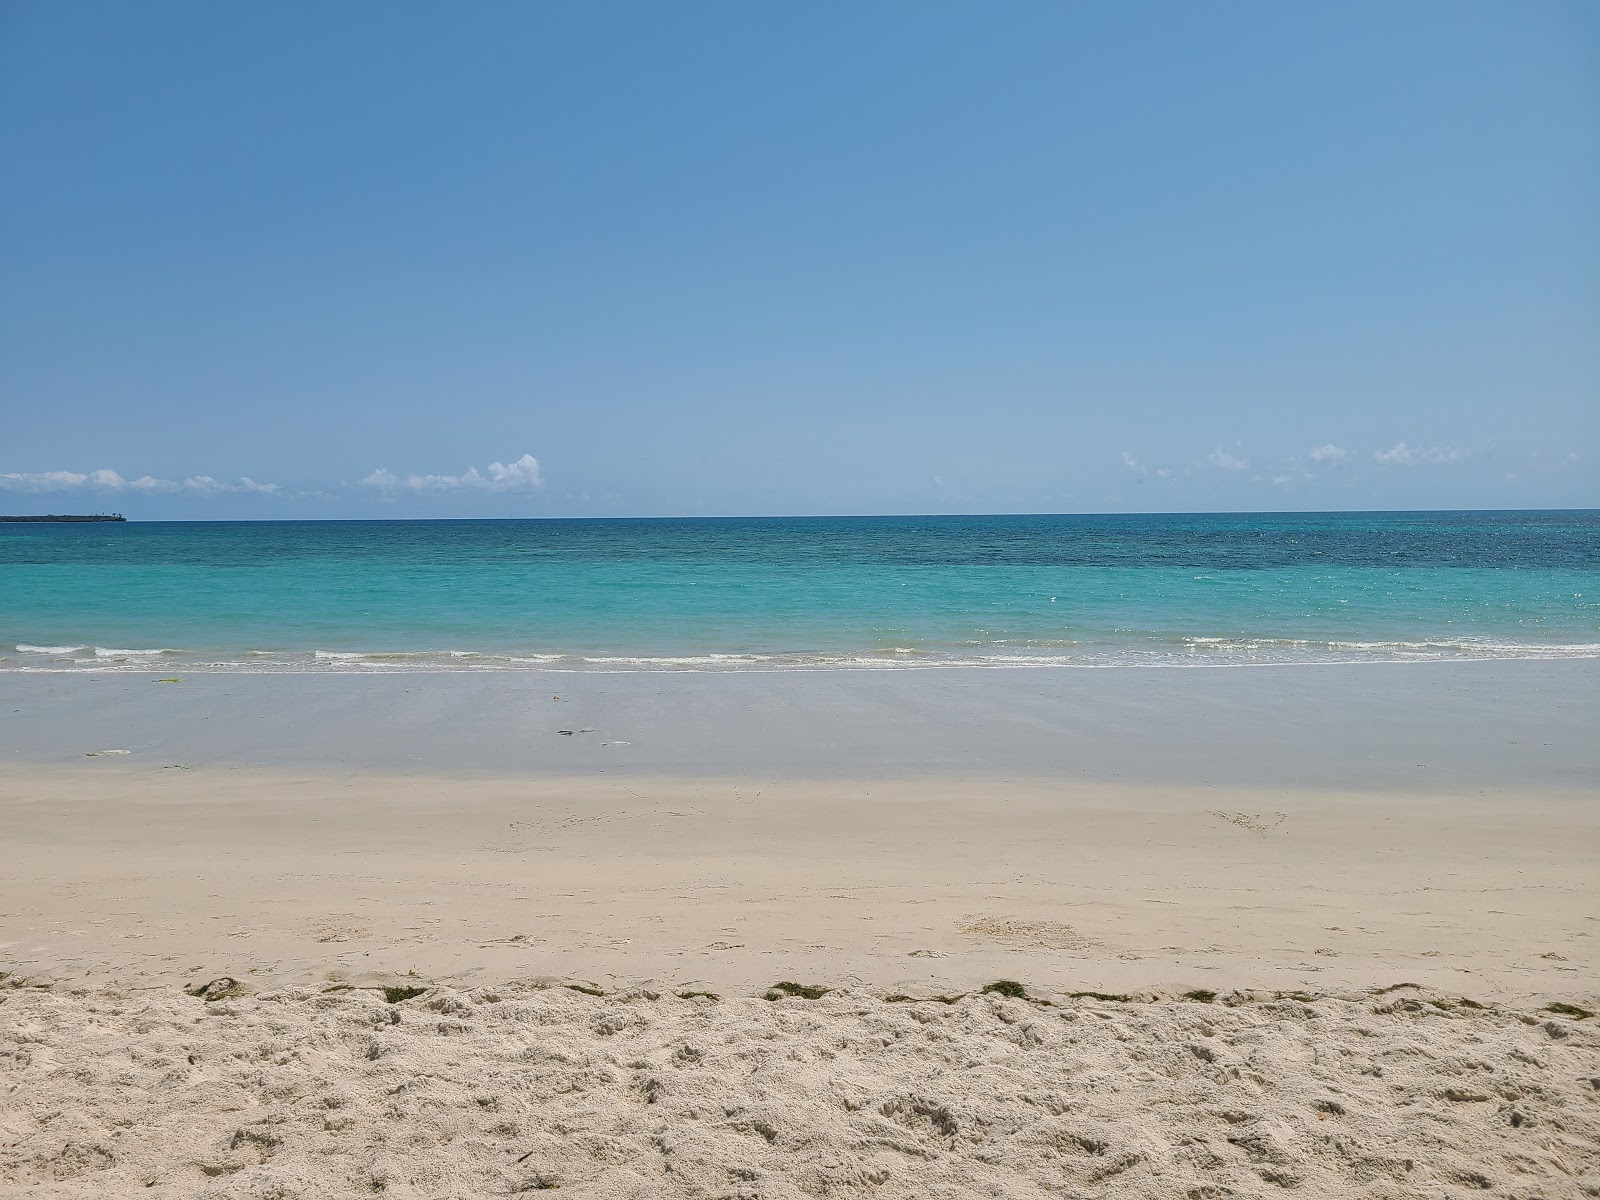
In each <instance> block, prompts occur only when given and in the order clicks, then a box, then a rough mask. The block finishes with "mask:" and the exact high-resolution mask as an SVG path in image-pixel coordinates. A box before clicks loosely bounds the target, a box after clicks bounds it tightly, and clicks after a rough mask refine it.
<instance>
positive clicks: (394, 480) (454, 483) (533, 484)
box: [361, 454, 544, 495]
mask: <svg viewBox="0 0 1600 1200" xmlns="http://www.w3.org/2000/svg"><path fill="white" fill-rule="evenodd" d="M361 483H362V484H363V485H364V486H366V487H370V488H377V489H378V490H379V491H380V492H387V493H389V494H390V495H393V494H395V493H397V492H452V491H459V490H463V489H467V490H476V491H485V492H531V491H535V490H536V489H538V488H541V487H543V486H544V480H543V479H542V478H540V475H539V460H538V459H536V458H535V457H534V456H533V455H531V454H524V455H523V456H522V457H521V458H519V459H517V460H516V461H515V462H512V463H498V462H493V463H490V464H489V465H488V466H487V467H485V468H484V469H483V470H482V471H479V470H478V468H477V467H468V468H467V471H466V473H465V474H462V475H396V474H395V473H394V472H393V471H391V470H389V469H388V468H387V467H379V468H378V469H377V470H376V471H374V472H372V474H370V475H368V476H367V477H366V478H365V479H363V480H362V481H361Z"/></svg>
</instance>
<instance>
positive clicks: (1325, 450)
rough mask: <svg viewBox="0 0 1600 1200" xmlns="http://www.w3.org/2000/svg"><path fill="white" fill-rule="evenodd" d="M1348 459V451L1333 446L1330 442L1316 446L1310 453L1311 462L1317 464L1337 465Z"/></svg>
mask: <svg viewBox="0 0 1600 1200" xmlns="http://www.w3.org/2000/svg"><path fill="white" fill-rule="evenodd" d="M1349 457H1350V451H1348V450H1344V449H1341V448H1340V447H1338V446H1335V445H1334V444H1333V443H1332V442H1329V443H1327V444H1326V445H1322V446H1318V447H1316V448H1315V449H1314V450H1312V451H1311V461H1312V462H1319V463H1338V462H1343V461H1344V460H1345V459H1347V458H1349Z"/></svg>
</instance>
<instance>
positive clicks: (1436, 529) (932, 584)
mask: <svg viewBox="0 0 1600 1200" xmlns="http://www.w3.org/2000/svg"><path fill="white" fill-rule="evenodd" d="M1573 657H1577V658H1589V657H1600V512H1595V511H1561V512H1526V511H1524V512H1431V513H1340V514H1274V515H1259V514H1244V515H1241V514H1221V515H1202V516H1017V517H999V516H993V517H991V516H983V517H837V518H798V517H796V518H723V519H663V520H558V521H552V520H528V521H344V522H332V521H329V522H321V521H307V522H192V523H150V524H143V523H138V522H130V523H128V524H90V525H67V524H20V525H0V670H12V671H41V670H51V671H59V670H69V671H84V670H90V671H158V672H161V673H171V672H174V671H177V670H185V671H198V670H216V671H298V672H305V671H315V672H327V671H362V672H380V671H402V670H404V671H412V670H457V671H460V670H486V669H507V668H512V669H516V668H522V669H544V670H568V669H571V670H628V671H633V670H773V669H805V668H817V667H841V666H843V667H856V668H862V669H869V668H876V669H891V668H901V669H905V668H916V667H928V666H972V667H1028V666H1083V667H1114V666H1202V665H1218V664H1253V663H1273V662H1316V663H1328V662H1350V661H1364V660H1370V661H1396V660H1436V659H1477V658H1573Z"/></svg>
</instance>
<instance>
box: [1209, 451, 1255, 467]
mask: <svg viewBox="0 0 1600 1200" xmlns="http://www.w3.org/2000/svg"><path fill="white" fill-rule="evenodd" d="M1206 461H1207V462H1208V463H1210V464H1211V465H1212V466H1213V467H1219V468H1221V469H1222V470H1224V471H1244V470H1247V469H1248V468H1249V466H1250V460H1249V459H1248V458H1240V457H1238V456H1237V455H1233V454H1229V453H1228V452H1227V451H1226V450H1224V449H1223V448H1222V447H1221V446H1218V447H1217V448H1216V449H1215V450H1213V451H1212V452H1211V453H1210V454H1208V455H1207V456H1206Z"/></svg>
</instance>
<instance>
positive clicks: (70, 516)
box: [0, 513, 128, 522]
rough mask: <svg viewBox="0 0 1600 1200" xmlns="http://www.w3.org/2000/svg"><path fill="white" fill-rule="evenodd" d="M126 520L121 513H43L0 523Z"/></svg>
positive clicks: (7, 519) (12, 518)
mask: <svg viewBox="0 0 1600 1200" xmlns="http://www.w3.org/2000/svg"><path fill="white" fill-rule="evenodd" d="M127 519H128V518H127V517H125V516H123V515H122V514H121V513H89V514H87V515H81V516H80V515H77V514H74V513H45V514H44V515H43V516H37V517H4V516H0V521H13V522H15V521H126V520H127Z"/></svg>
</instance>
